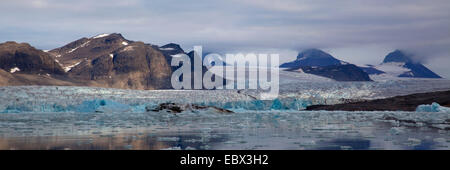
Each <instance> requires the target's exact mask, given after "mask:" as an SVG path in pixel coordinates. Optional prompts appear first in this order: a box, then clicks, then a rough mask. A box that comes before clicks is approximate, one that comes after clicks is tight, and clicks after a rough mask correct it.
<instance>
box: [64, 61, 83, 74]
mask: <svg viewBox="0 0 450 170" xmlns="http://www.w3.org/2000/svg"><path fill="white" fill-rule="evenodd" d="M80 63H81V61H80V62H78V63H75V64H73V65H70V66H67V67H64V71H66V72H69V71H70V70H71V69H72V68H73V67H75V66H77V65H78V64H80Z"/></svg>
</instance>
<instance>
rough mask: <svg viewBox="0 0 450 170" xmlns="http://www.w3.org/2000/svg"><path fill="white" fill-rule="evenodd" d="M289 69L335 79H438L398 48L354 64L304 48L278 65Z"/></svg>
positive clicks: (437, 76) (316, 50)
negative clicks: (372, 61) (372, 62)
mask: <svg viewBox="0 0 450 170" xmlns="http://www.w3.org/2000/svg"><path fill="white" fill-rule="evenodd" d="M280 67H282V68H288V69H287V70H289V71H300V72H305V73H309V74H315V75H318V76H323V77H328V78H331V79H334V80H337V81H370V80H371V79H370V76H369V75H382V76H388V77H389V76H390V77H410V78H441V77H440V76H439V75H437V74H436V73H434V72H432V71H431V70H429V69H428V68H426V67H425V66H424V65H422V64H421V63H418V62H414V61H413V60H412V58H411V56H408V55H406V54H405V53H404V52H402V51H400V50H396V51H394V52H392V53H389V54H388V55H387V56H386V57H385V59H384V61H383V62H382V63H381V64H379V65H376V66H374V65H366V66H359V67H358V66H356V65H353V64H350V63H348V62H345V61H341V60H338V59H336V58H334V57H333V56H331V55H330V54H328V53H325V52H323V51H321V50H319V49H307V50H305V51H303V52H301V53H299V55H298V56H297V59H296V60H294V61H292V62H288V63H284V64H282V65H280Z"/></svg>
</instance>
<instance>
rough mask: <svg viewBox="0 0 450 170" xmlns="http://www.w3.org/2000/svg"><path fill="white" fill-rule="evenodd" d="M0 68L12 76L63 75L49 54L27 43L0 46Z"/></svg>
mask: <svg viewBox="0 0 450 170" xmlns="http://www.w3.org/2000/svg"><path fill="white" fill-rule="evenodd" d="M0 68H1V69H3V70H4V71H8V72H10V73H13V74H16V73H29V74H58V75H62V74H65V72H64V71H63V69H62V68H61V66H60V65H59V64H58V63H57V62H55V60H53V58H52V57H51V56H50V55H49V54H47V53H45V52H43V51H41V50H38V49H36V48H34V47H32V46H30V45H29V44H27V43H20V44H19V43H16V42H6V43H2V44H0Z"/></svg>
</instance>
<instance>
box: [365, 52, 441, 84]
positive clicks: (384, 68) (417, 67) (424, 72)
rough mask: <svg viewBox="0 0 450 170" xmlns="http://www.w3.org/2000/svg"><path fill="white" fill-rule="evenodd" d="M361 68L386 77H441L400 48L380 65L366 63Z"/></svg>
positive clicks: (369, 72) (371, 73)
mask: <svg viewBox="0 0 450 170" xmlns="http://www.w3.org/2000/svg"><path fill="white" fill-rule="evenodd" d="M360 68H361V69H363V70H364V71H365V72H367V73H368V74H370V75H380V76H384V77H411V78H441V77H440V76H439V75H437V74H436V73H434V72H433V71H431V70H430V69H428V68H427V67H425V66H424V65H422V64H421V63H419V62H415V61H413V59H412V58H411V56H410V55H407V54H405V53H404V52H403V51H400V50H395V51H394V52H391V53H389V54H388V55H387V56H386V57H385V58H384V60H383V62H382V63H381V64H379V65H375V66H373V65H366V66H364V67H360Z"/></svg>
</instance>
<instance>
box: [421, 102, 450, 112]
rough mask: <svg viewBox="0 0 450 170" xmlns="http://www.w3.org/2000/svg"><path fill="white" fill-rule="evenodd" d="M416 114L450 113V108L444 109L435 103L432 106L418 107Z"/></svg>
mask: <svg viewBox="0 0 450 170" xmlns="http://www.w3.org/2000/svg"><path fill="white" fill-rule="evenodd" d="M416 112H444V113H450V108H448V107H443V106H441V105H439V104H438V103H436V102H433V103H432V104H431V105H430V104H423V105H419V106H417V109H416Z"/></svg>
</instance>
